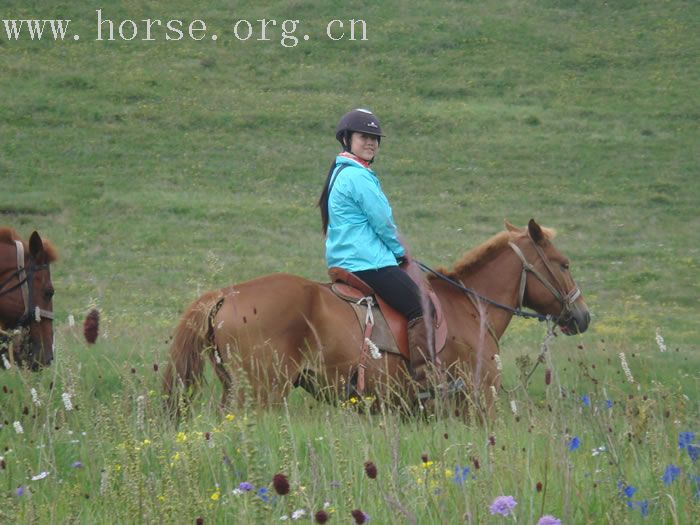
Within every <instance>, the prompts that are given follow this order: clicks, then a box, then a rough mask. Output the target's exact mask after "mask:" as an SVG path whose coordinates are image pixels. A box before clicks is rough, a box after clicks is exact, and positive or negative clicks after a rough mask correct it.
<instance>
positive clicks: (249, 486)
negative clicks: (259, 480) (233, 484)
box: [238, 481, 255, 492]
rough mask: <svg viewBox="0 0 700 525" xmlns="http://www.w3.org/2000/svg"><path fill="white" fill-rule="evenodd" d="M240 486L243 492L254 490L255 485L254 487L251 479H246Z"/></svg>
mask: <svg viewBox="0 0 700 525" xmlns="http://www.w3.org/2000/svg"><path fill="white" fill-rule="evenodd" d="M238 488H239V489H240V490H242V491H243V492H250V491H251V490H253V489H254V488H255V487H253V484H252V483H250V482H249V481H244V482H242V483H240V484H239V485H238Z"/></svg>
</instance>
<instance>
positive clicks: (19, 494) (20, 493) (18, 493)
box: [15, 486, 24, 498]
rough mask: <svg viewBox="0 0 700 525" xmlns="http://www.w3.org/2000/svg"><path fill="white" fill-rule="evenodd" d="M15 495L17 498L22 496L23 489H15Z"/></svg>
mask: <svg viewBox="0 0 700 525" xmlns="http://www.w3.org/2000/svg"><path fill="white" fill-rule="evenodd" d="M15 494H17V497H18V498H21V497H22V496H23V495H24V487H22V486H20V487H17V490H15Z"/></svg>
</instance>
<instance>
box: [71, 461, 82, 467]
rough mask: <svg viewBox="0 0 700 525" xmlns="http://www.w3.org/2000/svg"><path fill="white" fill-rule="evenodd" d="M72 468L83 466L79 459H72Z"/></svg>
mask: <svg viewBox="0 0 700 525" xmlns="http://www.w3.org/2000/svg"><path fill="white" fill-rule="evenodd" d="M70 466H71V467H72V468H83V464H82V463H81V462H80V461H74V462H73V463H71V464H70Z"/></svg>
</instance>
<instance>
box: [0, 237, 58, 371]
mask: <svg viewBox="0 0 700 525" xmlns="http://www.w3.org/2000/svg"><path fill="white" fill-rule="evenodd" d="M4 246H5V247H7V246H8V243H6V244H5V245H4ZM9 247H10V249H9V250H5V253H6V255H5V256H4V257H2V261H3V267H2V268H0V272H2V274H3V275H5V276H6V278H5V279H3V280H2V281H0V285H2V286H0V322H1V323H2V325H3V326H4V328H5V329H6V330H10V329H16V330H15V336H14V338H13V339H14V341H12V343H13V344H12V348H13V355H12V356H11V357H12V359H13V360H14V361H15V363H16V364H17V365H18V366H27V367H29V368H31V369H32V370H38V369H39V368H40V367H42V366H47V365H49V364H50V363H51V361H52V360H53V351H54V340H53V304H52V298H53V294H54V288H53V285H52V283H51V271H50V268H49V264H50V263H51V262H53V261H54V260H56V257H57V256H56V251H55V250H54V248H53V247H52V246H51V244H50V243H48V242H44V241H43V240H42V239H41V237H40V236H39V234H38V233H37V232H34V233H32V235H31V237H30V239H29V253H25V248H24V245H23V244H22V242H21V241H19V240H17V239H15V240H14V242H12V243H11V244H9ZM12 248H14V249H12ZM8 252H11V253H8ZM13 257H14V259H13ZM8 263H9V264H8ZM5 266H7V267H5Z"/></svg>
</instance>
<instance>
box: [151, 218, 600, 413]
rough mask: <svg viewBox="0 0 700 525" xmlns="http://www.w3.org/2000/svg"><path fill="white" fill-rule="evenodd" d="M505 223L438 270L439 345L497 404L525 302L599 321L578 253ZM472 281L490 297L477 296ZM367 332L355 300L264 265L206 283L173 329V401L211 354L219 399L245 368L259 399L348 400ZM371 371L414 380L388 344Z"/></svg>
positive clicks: (578, 320) (579, 321)
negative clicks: (249, 276) (515, 321)
mask: <svg viewBox="0 0 700 525" xmlns="http://www.w3.org/2000/svg"><path fill="white" fill-rule="evenodd" d="M506 226H507V231H503V232H501V233H499V234H497V235H495V236H494V237H492V238H491V239H490V240H488V241H487V242H486V243H484V244H482V245H481V246H478V247H477V248H475V249H473V250H471V251H470V252H468V253H467V254H466V255H465V256H464V257H463V259H462V260H461V261H460V262H459V263H457V265H455V267H454V270H452V271H444V272H443V274H444V276H446V277H447V278H448V279H449V281H451V282H448V280H446V279H440V278H435V277H433V278H432V279H430V281H431V284H432V288H433V290H434V291H435V293H436V295H437V296H438V298H439V300H440V303H441V305H442V309H443V314H444V316H445V319H446V321H447V327H448V338H447V343H446V346H445V347H444V349H443V350H442V351H441V352H440V354H439V359H440V363H441V369H442V372H441V374H442V377H443V379H444V378H445V377H447V378H448V379H449V380H452V381H454V380H456V379H457V378H460V377H461V378H463V379H464V380H465V384H470V385H471V387H472V388H471V389H470V391H469V394H470V397H471V394H474V395H475V396H476V397H477V398H479V399H480V401H479V406H480V407H482V409H483V410H485V411H486V412H488V413H492V402H493V397H492V396H493V392H494V389H492V388H490V387H492V386H494V387H496V388H498V387H499V386H500V372H499V371H498V369H497V366H496V365H497V363H496V360H495V359H494V357H493V356H494V355H495V354H496V353H498V339H499V338H500V337H501V335H502V334H503V332H504V331H505V330H506V328H507V326H508V323H509V322H510V320H511V318H512V316H513V315H514V312H516V311H519V310H516V309H518V308H519V307H521V306H525V307H528V308H532V309H534V310H535V311H537V312H540V313H542V314H547V315H550V316H551V317H552V318H553V319H554V320H555V322H556V323H557V324H558V325H559V326H560V327H561V328H562V331H563V332H564V333H567V334H573V333H582V332H584V331H585V330H586V328H587V327H588V323H589V321H590V316H589V313H588V308H587V306H586V304H585V303H584V301H583V297H582V296H581V292H580V291H579V289H578V287H577V286H576V283H575V282H574V279H573V277H572V276H571V274H570V272H569V261H568V259H566V257H564V256H563V255H562V254H561V253H559V252H558V251H557V250H556V249H555V247H554V245H553V244H552V242H551V240H552V239H553V237H554V231H553V230H550V229H546V228H541V227H540V226H539V225H538V224H537V223H536V222H535V221H534V220H531V221H530V222H529V224H528V227H527V228H525V229H523V230H520V229H516V228H514V227H513V226H511V225H510V224H508V223H506ZM455 283H461V288H460V287H459V286H460V285H459V284H458V285H457V286H455ZM464 287H469V288H470V289H471V290H473V291H475V292H477V293H478V294H479V295H480V296H482V297H485V298H488V299H489V300H490V301H488V302H487V301H481V300H480V299H478V296H476V297H477V298H475V296H474V295H473V294H472V295H471V296H470V295H469V294H467V293H465V291H464ZM493 303H499V304H500V305H501V307H497V306H494V305H493ZM362 342H363V332H362V331H361V328H360V326H359V323H358V321H357V318H356V317H355V313H354V312H353V309H352V307H351V306H350V305H349V304H348V303H346V302H344V301H343V300H341V299H339V298H338V297H336V295H335V294H334V293H333V292H332V291H331V290H330V289H329V287H328V286H327V285H324V284H321V283H317V282H313V281H309V280H306V279H304V278H302V277H297V276H294V275H288V274H272V275H266V276H263V277H259V278H257V279H253V280H251V281H247V282H244V283H241V284H237V285H233V286H229V287H227V288H223V289H220V290H217V291H211V292H208V293H205V294H204V295H202V296H201V297H200V298H199V299H197V300H196V301H194V303H192V304H191V305H190V306H189V308H188V309H187V310H186V312H185V313H184V314H183V316H182V318H181V320H180V323H179V325H178V327H177V329H176V332H175V335H174V338H173V342H172V346H171V349H170V362H169V364H168V368H167V370H166V373H165V377H164V391H165V393H166V395H169V397H168V399H170V402H171V408H174V406H175V404H177V399H178V398H179V396H178V395H177V393H176V391H178V390H181V389H183V388H184V390H189V391H190V393H191V392H192V391H193V390H194V389H196V388H197V387H198V386H199V385H200V381H201V377H202V373H203V367H204V358H205V356H207V357H208V358H209V360H210V361H211V363H212V365H213V367H214V370H215V372H216V374H217V376H218V377H219V379H220V380H221V382H222V384H223V397H222V405H223V404H224V403H226V402H227V401H229V396H230V395H231V392H232V389H233V387H234V386H236V387H240V384H236V383H237V381H236V379H238V378H245V379H246V380H247V383H248V385H249V386H248V392H249V393H252V394H253V396H254V397H255V399H256V400H257V401H258V402H259V403H262V404H275V403H278V402H280V401H281V400H282V398H283V396H285V395H286V393H287V392H288V391H289V389H290V388H291V387H293V386H299V385H301V386H304V387H305V388H307V389H308V390H310V391H312V393H314V394H316V395H317V396H319V397H322V398H324V399H333V396H334V395H336V396H339V397H340V398H341V399H342V396H343V393H344V392H347V385H348V384H349V383H350V382H351V380H352V378H353V377H354V375H355V374H356V371H357V367H358V363H359V361H360V354H361V347H362ZM241 372H242V373H243V374H244V375H237V374H240V373H241ZM445 374H447V375H446V376H445ZM308 377H313V381H307V380H306V378H308ZM365 381H366V382H365V385H366V386H365V393H366V394H367V395H373V396H375V398H378V399H387V398H389V397H392V395H393V393H395V392H397V391H399V392H406V391H407V390H405V388H409V389H410V379H409V376H408V374H407V372H406V363H405V362H404V359H403V358H402V357H401V356H399V355H395V354H391V353H383V354H382V355H381V357H380V358H379V359H368V360H367V368H366V372H365ZM388 385H389V386H390V390H389V389H387V386H388ZM396 386H399V387H401V386H402V387H405V388H404V389H403V390H401V389H398V390H396V389H395V387H396ZM237 390H240V388H237ZM241 395H242V394H241V392H240V391H239V392H238V396H237V397H239V398H240V397H241ZM482 396H483V397H482ZM336 399H337V398H336ZM394 399H395V398H394ZM239 400H240V399H239Z"/></svg>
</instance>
